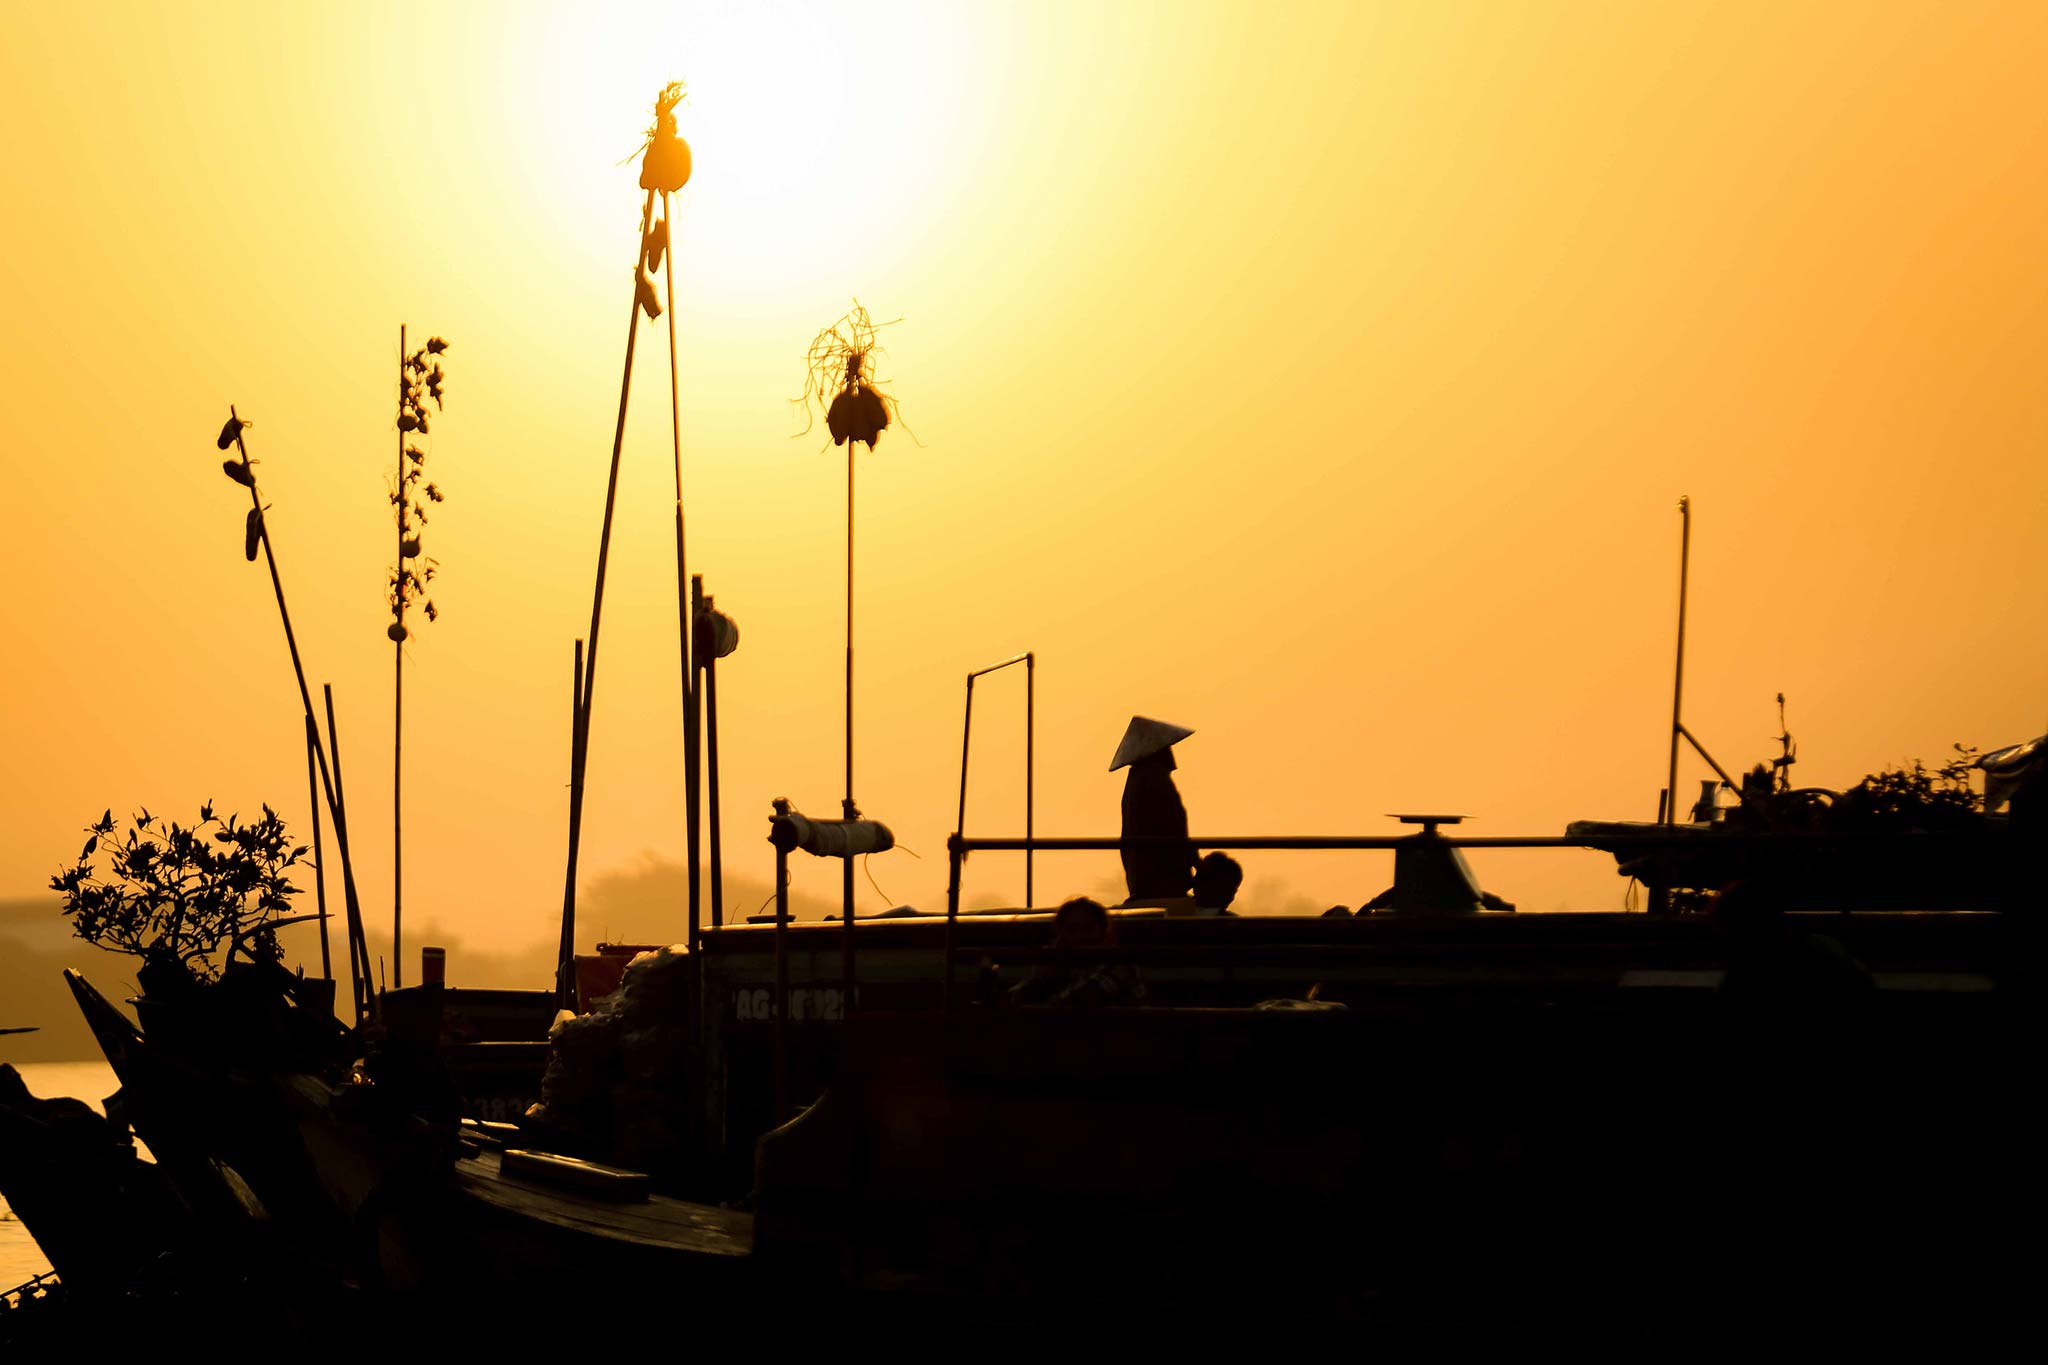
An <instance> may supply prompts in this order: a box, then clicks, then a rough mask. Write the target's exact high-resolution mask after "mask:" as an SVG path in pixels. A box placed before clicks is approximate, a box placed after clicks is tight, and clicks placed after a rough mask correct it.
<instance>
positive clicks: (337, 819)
mask: <svg viewBox="0 0 2048 1365" xmlns="http://www.w3.org/2000/svg"><path fill="white" fill-rule="evenodd" d="M320 694H321V696H322V697H323V698H324V699H325V700H326V703H327V742H328V743H329V744H330V745H332V746H333V749H334V753H333V755H332V756H331V761H332V763H333V765H334V792H333V796H332V797H331V798H330V803H331V804H332V806H333V808H334V837H335V839H336V840H337V841H338V842H339V843H340V844H341V875H342V878H343V882H344V885H346V886H349V887H353V885H354V883H355V873H354V872H353V871H352V870H351V869H350V867H349V861H348V794H347V792H346V791H345V790H344V789H343V787H342V784H341V735H340V733H339V731H338V730H337V729H336V727H335V724H334V684H333V683H322V684H321V685H320ZM348 917H349V925H348V931H349V935H350V937H351V938H352V939H353V940H354V941H355V953H356V956H357V957H358V958H360V959H361V962H362V966H361V969H360V970H359V971H358V972H357V973H356V975H357V980H358V983H359V984H358V986H357V995H356V1020H357V1022H358V1023H360V1022H361V1021H362V1020H363V1018H364V1017H365V1016H367V1015H371V1014H374V1013H376V1009H375V999H376V997H375V993H374V992H372V991H371V989H370V944H369V941H368V940H367V939H365V938H364V937H363V911H362V907H361V906H360V905H359V904H356V903H355V902H354V900H353V898H352V897H351V900H350V904H349V907H348Z"/></svg>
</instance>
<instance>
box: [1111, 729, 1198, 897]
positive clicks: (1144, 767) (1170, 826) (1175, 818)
mask: <svg viewBox="0 0 2048 1365" xmlns="http://www.w3.org/2000/svg"><path fill="white" fill-rule="evenodd" d="M1193 733H1194V731H1193V730H1189V729H1185V728H1183V727H1181V726H1178V725H1169V724H1167V723H1166V722H1165V721H1162V720H1151V719H1148V718H1147V717H1144V716H1133V717H1131V724H1130V728H1129V729H1127V730H1125V731H1124V739H1123V743H1121V744H1119V745H1118V746H1117V750H1116V757H1115V758H1114V759H1112V760H1111V761H1110V764H1109V770H1110V771H1111V772H1115V771H1116V770H1117V769H1118V768H1126V767H1127V768H1129V769H1130V770H1131V775H1130V776H1129V777H1128V778H1126V779H1125V780H1124V829H1123V837H1124V839H1125V840H1126V841H1129V840H1135V839H1144V838H1159V839H1172V840H1178V842H1177V843H1160V844H1137V843H1131V842H1126V843H1125V844H1124V846H1123V848H1122V850H1121V852H1122V854H1123V862H1124V884H1125V885H1126V886H1127V887H1129V888H1130V893H1131V896H1130V898H1131V899H1132V900H1134V901H1141V900H1163V899H1170V898H1172V897H1174V896H1185V895H1187V894H1188V892H1189V890H1190V889H1192V887H1193V886H1194V880H1195V846H1194V845H1193V844H1191V843H1189V842H1188V841H1187V838H1188V812H1187V807H1186V806H1183V805H1182V804H1181V800H1180V791H1179V789H1178V788H1176V787H1175V786H1174V785H1173V769H1174V762H1173V746H1174V745H1176V744H1178V743H1180V742H1181V741H1182V740H1184V739H1186V738H1187V737H1188V736H1189V735H1191V734H1193Z"/></svg>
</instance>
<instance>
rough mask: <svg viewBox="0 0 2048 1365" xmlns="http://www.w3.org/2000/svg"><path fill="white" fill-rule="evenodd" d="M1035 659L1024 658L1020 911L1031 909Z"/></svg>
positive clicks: (1035, 699)
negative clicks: (1021, 881)
mask: <svg viewBox="0 0 2048 1365" xmlns="http://www.w3.org/2000/svg"><path fill="white" fill-rule="evenodd" d="M1037 725H1038V655H1037V653H1036V652H1035V651H1034V652H1032V653H1027V654H1026V655H1025V656H1024V908H1025V909H1026V910H1029V909H1030V908H1031V857H1032V853H1033V849H1032V847H1031V835H1032V830H1031V821H1032V815H1033V812H1034V811H1035V810H1036V809H1037V805H1038V802H1037V793H1036V792H1035V791H1033V789H1032V788H1033V783H1034V781H1035V776H1036V772H1037V767H1038V763H1037V757H1038V751H1037V736H1036V733H1035V732H1036V729H1037Z"/></svg>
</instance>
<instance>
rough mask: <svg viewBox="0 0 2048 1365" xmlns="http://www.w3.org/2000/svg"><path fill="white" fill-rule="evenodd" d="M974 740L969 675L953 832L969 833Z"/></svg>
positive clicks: (971, 678) (972, 695)
mask: <svg viewBox="0 0 2048 1365" xmlns="http://www.w3.org/2000/svg"><path fill="white" fill-rule="evenodd" d="M973 740H974V675H973V674H972V673H969V674H968V675H967V712H966V715H965V717H964V718H963V719H962V721H961V724H960V809H959V811H958V813H957V814H955V815H954V817H953V832H954V833H955V834H965V833H966V832H967V756H968V753H969V752H970V750H971V747H972V744H973Z"/></svg>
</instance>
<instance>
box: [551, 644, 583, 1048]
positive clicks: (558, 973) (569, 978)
mask: <svg viewBox="0 0 2048 1365" xmlns="http://www.w3.org/2000/svg"><path fill="white" fill-rule="evenodd" d="M582 788H583V642H582V641H581V640H578V641H577V642H576V661H575V670H574V672H572V673H571V674H570V675H569V810H570V818H571V820H572V821H573V820H574V818H575V811H576V808H577V807H578V805H580V804H581V794H582ZM575 837H576V830H575V826H574V825H573V824H571V826H570V829H569V838H570V840H571V844H570V847H571V848H572V849H573V848H574V847H575V844H574V840H575ZM575 960H576V917H575V915H574V913H573V912H570V911H565V913H564V915H563V918H562V936H561V941H560V943H558V944H557V945H556V948H555V994H556V1003H557V1004H559V1005H560V1006H561V1007H562V1008H565V1009H566V1008H568V1007H569V1006H571V1005H573V1004H574V1003H575V980H574V972H575ZM565 983H566V984H565ZM565 993H566V994H565Z"/></svg>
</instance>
